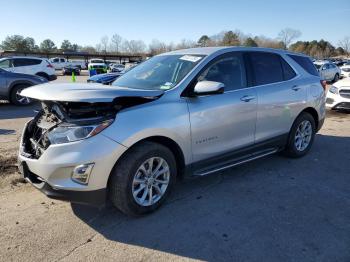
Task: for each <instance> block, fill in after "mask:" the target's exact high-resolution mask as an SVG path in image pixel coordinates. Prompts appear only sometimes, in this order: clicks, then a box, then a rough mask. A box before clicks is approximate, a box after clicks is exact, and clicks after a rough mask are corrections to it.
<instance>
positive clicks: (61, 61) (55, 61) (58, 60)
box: [50, 57, 86, 70]
mask: <svg viewBox="0 0 350 262" xmlns="http://www.w3.org/2000/svg"><path fill="white" fill-rule="evenodd" d="M50 63H51V64H52V66H53V67H54V68H55V69H56V70H61V69H63V68H64V67H66V66H76V67H79V69H80V70H81V69H86V63H85V62H84V61H68V60H67V59H65V58H62V57H55V58H51V59H50Z"/></svg>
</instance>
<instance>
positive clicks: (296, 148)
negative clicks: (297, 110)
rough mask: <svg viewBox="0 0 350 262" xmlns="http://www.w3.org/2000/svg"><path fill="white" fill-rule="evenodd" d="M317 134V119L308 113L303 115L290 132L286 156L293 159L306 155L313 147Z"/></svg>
mask: <svg viewBox="0 0 350 262" xmlns="http://www.w3.org/2000/svg"><path fill="white" fill-rule="evenodd" d="M315 134H316V125H315V119H314V118H313V116H312V115H311V114H309V113H307V112H303V113H301V114H300V115H299V116H298V117H297V119H296V120H295V121H294V123H293V126H292V128H291V130H290V132H289V137H288V142H287V146H286V148H285V150H284V153H285V155H286V156H288V157H292V158H299V157H302V156H304V155H306V154H307V153H308V152H309V150H310V148H311V146H312V143H313V141H314V138H315Z"/></svg>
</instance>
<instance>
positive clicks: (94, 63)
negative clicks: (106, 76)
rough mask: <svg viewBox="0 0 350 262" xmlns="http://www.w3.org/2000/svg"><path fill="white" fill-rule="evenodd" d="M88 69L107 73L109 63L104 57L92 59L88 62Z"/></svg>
mask: <svg viewBox="0 0 350 262" xmlns="http://www.w3.org/2000/svg"><path fill="white" fill-rule="evenodd" d="M88 69H89V70H90V69H95V70H96V71H97V73H107V65H106V63H105V61H104V60H103V59H98V58H95V59H91V60H90V61H89V64H88Z"/></svg>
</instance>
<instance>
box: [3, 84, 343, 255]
mask: <svg viewBox="0 0 350 262" xmlns="http://www.w3.org/2000/svg"><path fill="white" fill-rule="evenodd" d="M68 79H69V78H67V77H66V78H61V77H59V80H58V81H67V80H68ZM78 79H79V80H78V81H82V82H84V81H85V79H86V77H85V79H84V77H80V78H79V77H78ZM35 107H36V106H35V105H34V106H31V107H27V108H25V109H24V108H17V107H14V106H11V105H8V104H7V103H0V157H1V159H2V160H1V162H0V166H1V167H2V169H0V176H1V177H2V178H1V179H0V181H1V182H0V188H1V189H0V244H1V249H0V261H155V260H159V261H165V260H166V261H168V260H176V261H181V260H189V259H194V260H206V261H261V260H264V261H350V224H349V221H350V191H349V186H350V166H349V163H350V115H349V114H347V113H344V112H343V113H337V112H328V115H327V119H326V121H325V125H324V127H323V128H322V130H321V131H320V133H319V134H318V135H317V136H316V139H315V143H314V146H313V148H312V150H311V151H310V153H309V154H308V155H307V156H306V157H304V158H301V159H287V158H284V157H281V156H278V155H275V156H272V157H267V158H265V159H260V160H257V161H255V162H251V163H249V164H246V165H243V166H240V167H236V168H232V169H229V170H226V171H225V172H221V173H217V174H213V175H210V176H207V177H203V178H198V179H188V180H185V181H183V182H180V183H178V184H177V186H176V188H175V190H174V193H173V194H172V195H171V197H170V199H169V200H168V201H167V202H166V204H165V205H164V206H163V207H162V208H161V209H160V210H158V211H157V212H156V213H154V214H151V215H148V216H145V217H142V218H128V217H125V216H124V215H123V214H121V213H120V212H118V211H117V210H115V209H114V208H113V207H111V206H107V207H106V208H103V209H99V210H98V209H94V208H89V207H85V206H79V205H71V204H69V203H66V202H60V201H52V200H50V199H48V198H46V197H45V196H44V195H43V194H41V193H40V192H38V191H37V190H35V189H33V188H32V187H31V186H30V185H28V184H22V183H17V182H18V181H20V180H15V182H12V183H11V181H13V180H14V179H15V178H18V176H16V175H15V174H14V173H15V167H9V168H4V159H9V161H10V162H11V161H13V158H14V157H15V155H16V150H17V146H18V139H19V136H20V133H21V129H22V127H23V124H24V123H25V122H26V121H28V119H29V117H31V116H32V115H33V111H32V109H34V108H35ZM5 173H6V174H5Z"/></svg>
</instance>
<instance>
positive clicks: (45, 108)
mask: <svg viewBox="0 0 350 262" xmlns="http://www.w3.org/2000/svg"><path fill="white" fill-rule="evenodd" d="M158 97H159V96H158ZM158 97H117V98H116V99H114V100H113V102H95V103H88V102H58V101H42V102H41V107H42V108H41V110H39V111H38V113H37V115H36V116H35V117H34V118H33V119H32V120H31V121H30V122H28V124H27V126H26V129H25V130H24V133H23V139H22V145H21V146H22V150H21V154H22V155H24V156H25V157H28V158H33V159H38V158H39V157H40V156H41V155H42V154H43V153H44V151H45V150H46V149H47V148H48V147H49V146H50V145H51V144H52V139H50V134H52V133H53V130H55V129H59V128H61V129H64V128H65V129H74V128H80V127H93V126H98V125H100V126H101V125H102V126H103V123H108V125H109V124H111V123H112V122H113V121H114V119H115V117H116V114H117V113H118V112H119V111H120V110H122V109H124V108H128V107H131V106H135V105H139V104H143V103H147V102H151V101H153V100H155V99H157V98H158ZM108 125H107V126H108ZM107 126H106V127H107ZM77 130H78V129H77ZM90 130H91V131H90ZM102 130H103V129H102ZM102 130H100V131H102ZM83 131H84V132H86V134H84V135H85V136H86V137H89V134H88V132H93V129H92V128H90V129H87V131H86V130H83ZM79 132H81V131H80V130H79ZM63 143H64V142H63Z"/></svg>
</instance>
